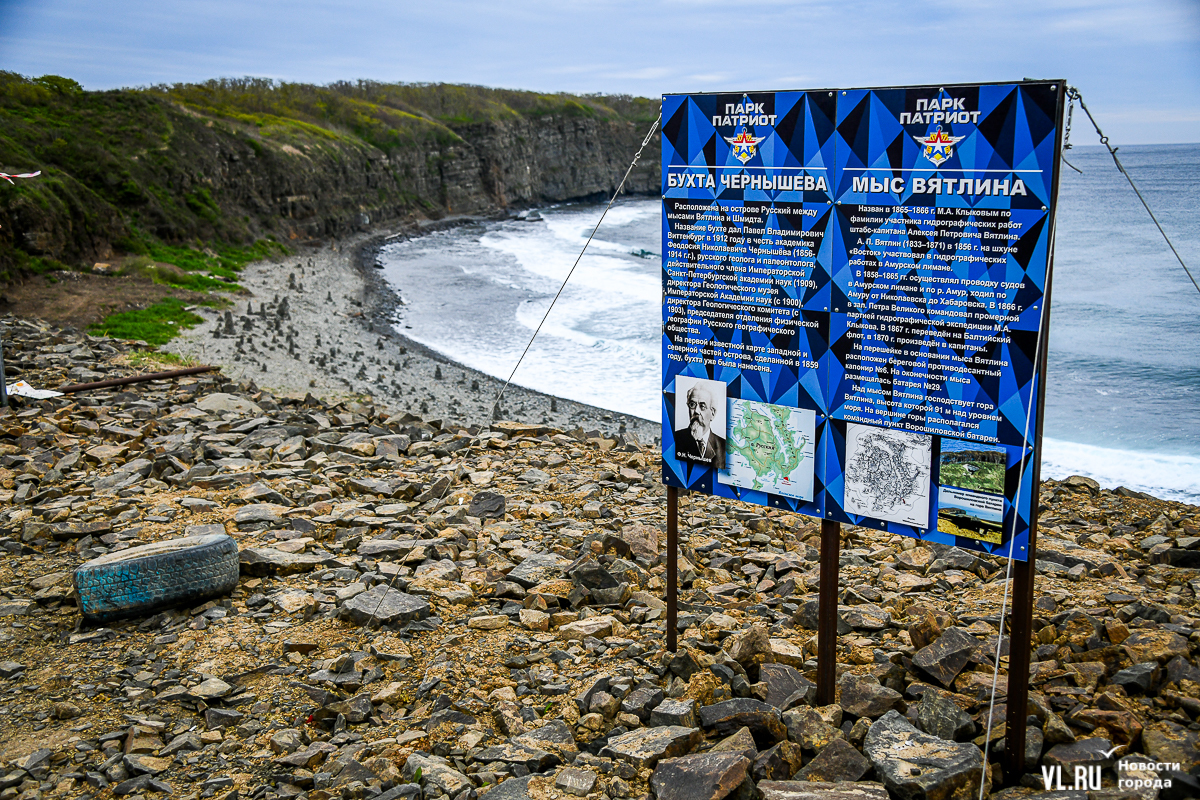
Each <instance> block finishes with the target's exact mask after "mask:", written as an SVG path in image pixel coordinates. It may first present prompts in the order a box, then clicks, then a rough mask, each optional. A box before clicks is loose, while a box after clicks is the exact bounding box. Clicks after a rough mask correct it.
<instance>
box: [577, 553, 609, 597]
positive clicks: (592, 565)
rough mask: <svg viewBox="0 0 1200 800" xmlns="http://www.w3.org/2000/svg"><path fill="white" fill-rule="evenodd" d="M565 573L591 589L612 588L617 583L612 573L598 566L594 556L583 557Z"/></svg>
mask: <svg viewBox="0 0 1200 800" xmlns="http://www.w3.org/2000/svg"><path fill="white" fill-rule="evenodd" d="M567 575H568V576H570V578H571V580H573V581H575V583H577V584H579V585H581V586H584V587H586V588H588V589H591V590H596V589H613V588H616V586H617V583H618V581H617V579H616V578H614V577H613V576H612V573H611V572H609V571H608V570H606V569H605V568H604V567H602V566H600V563H599V562H598V561H596V559H594V558H584V559H581V560H580V561H578V562H576V563H575V564H574V565H572V566H571V568H570V569H569V570H568V572H567Z"/></svg>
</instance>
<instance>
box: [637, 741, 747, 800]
mask: <svg viewBox="0 0 1200 800" xmlns="http://www.w3.org/2000/svg"><path fill="white" fill-rule="evenodd" d="M749 766H750V761H749V760H748V759H747V758H746V757H745V756H743V755H741V754H740V753H722V752H715V753H714V752H708V753H697V754H695V755H689V756H683V757H682V758H668V759H664V760H662V761H660V762H659V764H658V767H657V768H656V769H655V770H654V774H653V775H651V776H650V786H651V787H652V788H653V789H654V794H655V796H656V797H657V798H658V800H722V798H724V797H726V796H728V795H729V794H730V793H731V792H733V791H734V790H735V789H737V788H738V787H739V786H741V785H742V782H743V781H744V780H746V770H747V769H748V768H749Z"/></svg>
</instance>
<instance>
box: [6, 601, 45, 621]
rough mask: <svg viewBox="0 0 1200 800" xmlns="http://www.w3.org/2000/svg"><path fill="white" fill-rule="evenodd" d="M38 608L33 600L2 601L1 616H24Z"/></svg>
mask: <svg viewBox="0 0 1200 800" xmlns="http://www.w3.org/2000/svg"><path fill="white" fill-rule="evenodd" d="M35 608H37V603H36V602H35V601H33V600H9V601H7V602H3V603H0V617H24V616H26V615H27V614H29V612H30V611H33V610H34V609H35Z"/></svg>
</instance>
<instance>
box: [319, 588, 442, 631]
mask: <svg viewBox="0 0 1200 800" xmlns="http://www.w3.org/2000/svg"><path fill="white" fill-rule="evenodd" d="M338 613H339V614H340V615H341V616H342V617H344V618H345V619H348V620H350V621H351V622H353V623H354V624H355V625H365V624H367V623H368V622H369V623H371V624H373V625H395V624H397V623H401V622H412V621H414V620H421V619H425V618H426V617H428V616H429V603H427V602H425V600H423V599H421V598H420V597H414V596H413V595H411V594H405V593H404V592H401V591H398V590H396V589H392V588H390V587H387V586H385V585H383V584H377V585H375V586H373V587H371V588H370V589H369V590H368V591H365V592H363V593H362V594H359V595H356V596H355V597H352V598H351V599H349V600H347V601H346V604H345V605H343V606H342V607H341V609H339V612H338Z"/></svg>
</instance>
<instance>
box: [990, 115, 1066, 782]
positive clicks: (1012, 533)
mask: <svg viewBox="0 0 1200 800" xmlns="http://www.w3.org/2000/svg"><path fill="white" fill-rule="evenodd" d="M1063 144H1064V145H1065V144H1066V139H1065V138H1064V140H1063ZM1063 149H1064V150H1065V149H1066V147H1065V146H1064V148H1063ZM1055 226H1056V227H1057V222H1056V223H1055ZM1054 235H1055V231H1054V230H1051V231H1050V258H1049V262H1048V263H1049V264H1051V269H1053V264H1054V244H1055V240H1054ZM1051 277H1052V274H1051V273H1049V272H1048V273H1047V275H1046V278H1047V280H1049V279H1050V278H1051ZM1042 319H1043V320H1045V321H1046V324H1042V325H1038V335H1037V342H1036V343H1035V344H1034V347H1033V363H1034V364H1035V365H1036V368H1035V370H1034V373H1033V380H1032V381H1030V383H1029V413H1028V414H1026V415H1025V431H1024V433H1023V434H1022V435H1021V464H1020V467H1019V470H1018V472H1017V491H1016V494H1015V495H1013V520H1012V526H1011V527H1010V528H1009V533H1008V565H1007V566H1006V567H1005V568H1004V597H1003V599H1002V600H1001V601H1000V632H999V635H998V636H997V637H996V658H995V660H994V663H993V665H992V694H991V699H990V700H989V701H988V716H987V729H986V731H985V732H984V735H983V769H982V772H981V774H980V777H979V800H983V787H984V785H985V784H986V783H987V780H988V771H989V767H988V752H989V751H990V750H991V745H992V720H993V717H994V715H995V713H996V686H997V685H998V684H999V681H1000V653H1001V650H1002V648H1003V647H1004V617H1005V613H1006V611H1005V610H1006V609H1007V608H1008V593H1009V590H1010V589H1011V588H1012V564H1013V546H1014V545H1015V544H1016V540H1017V516H1018V515H1019V514H1020V513H1021V490H1022V489H1023V488H1025V460H1026V459H1027V458H1028V457H1029V423H1030V421H1031V420H1032V419H1033V415H1034V413H1035V412H1036V411H1038V410H1039V409H1037V408H1036V405H1037V391H1038V384H1039V381H1044V380H1045V378H1046V376H1045V375H1043V374H1042V370H1041V365H1042V341H1043V338H1044V337H1043V333H1044V331H1045V330H1046V327H1047V325H1048V324H1049V320H1050V304H1049V302H1047V299H1046V296H1045V295H1042ZM1037 455H1038V457H1039V458H1040V457H1041V453H1038V454H1037ZM1037 513H1038V511H1037V509H1036V508H1032V507H1031V508H1030V509H1029V515H1030V517H1031V518H1032V519H1031V521H1032V522H1033V523H1034V524H1036V522H1037ZM1025 557H1026V559H1027V560H1028V559H1033V558H1035V555H1034V552H1033V550H1032V549H1030V550H1029V551H1028V552H1026V554H1025ZM1035 572H1036V564H1035ZM1012 648H1013V643H1012V641H1009V643H1008V653H1009V664H1010V665H1011V664H1012ZM1007 736H1008V732H1007V731H1005V737H1006V742H1005V744H1006V745H1007Z"/></svg>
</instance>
